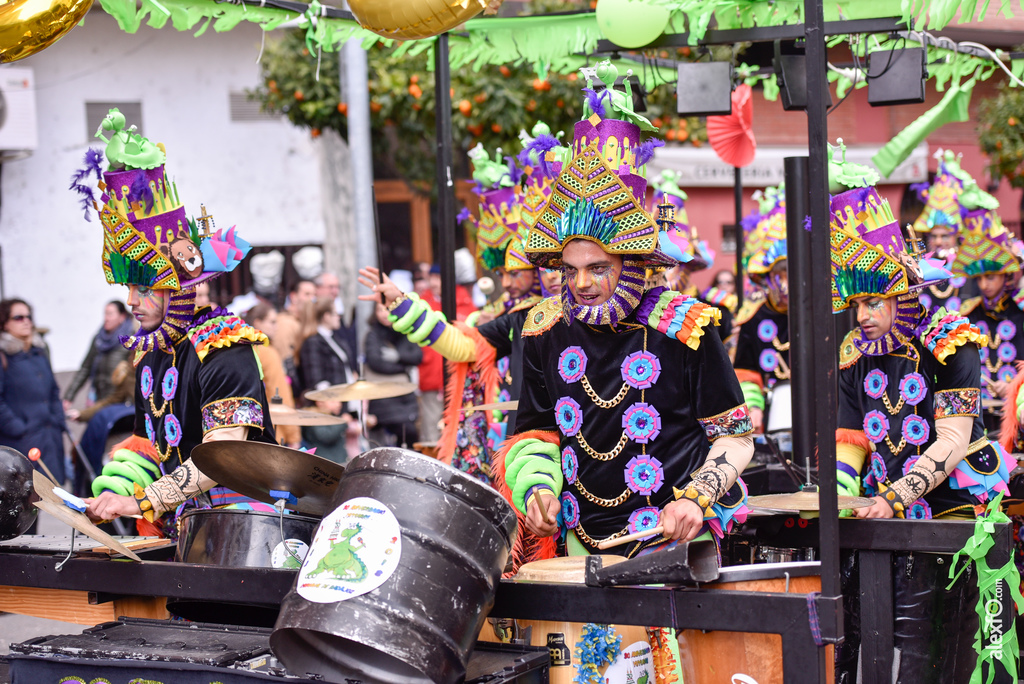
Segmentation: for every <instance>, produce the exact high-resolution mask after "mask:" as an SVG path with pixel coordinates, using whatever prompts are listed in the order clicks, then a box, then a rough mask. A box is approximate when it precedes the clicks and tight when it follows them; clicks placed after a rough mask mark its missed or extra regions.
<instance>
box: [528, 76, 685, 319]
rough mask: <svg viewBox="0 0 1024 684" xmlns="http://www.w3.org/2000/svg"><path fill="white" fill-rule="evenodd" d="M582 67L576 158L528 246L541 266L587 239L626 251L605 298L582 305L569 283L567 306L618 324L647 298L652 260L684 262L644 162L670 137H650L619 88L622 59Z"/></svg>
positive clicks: (573, 313)
mask: <svg viewBox="0 0 1024 684" xmlns="http://www.w3.org/2000/svg"><path fill="white" fill-rule="evenodd" d="M582 73H583V75H584V77H585V78H586V82H587V87H586V88H585V89H584V93H585V95H586V99H585V102H584V106H583V116H584V118H583V120H582V121H579V122H577V123H576V124H575V126H574V128H573V143H572V158H571V159H570V160H569V161H568V162H566V163H565V164H563V166H562V170H561V173H560V174H559V175H558V179H557V180H556V181H555V182H554V184H553V187H552V190H551V197H550V198H549V199H548V202H547V204H545V205H544V207H543V208H542V209H541V212H540V216H539V217H538V218H537V221H536V223H535V224H534V225H533V226H532V227H531V228H530V230H529V233H528V234H527V241H526V252H527V254H528V255H529V257H530V260H531V261H532V262H533V263H535V264H537V265H538V266H547V267H553V266H559V265H560V264H561V256H562V249H563V248H564V247H565V245H566V244H567V243H569V242H570V241H572V240H578V239H582V240H589V241H591V242H594V243H596V244H598V245H599V246H600V247H601V249H603V250H604V251H605V252H607V253H609V254H617V255H619V256H621V257H622V260H623V267H622V271H621V273H620V275H619V280H618V284H617V286H616V290H615V292H614V294H613V295H612V297H611V298H610V299H609V300H608V301H606V302H605V303H603V304H601V305H599V306H594V307H589V306H584V305H581V304H579V303H578V302H576V301H575V300H574V298H573V296H572V293H571V290H570V288H568V287H563V288H562V301H563V307H564V308H565V310H566V311H567V312H569V314H570V317H571V318H575V319H576V320H581V321H584V322H586V323H592V324H611V325H615V324H617V323H618V321H619V320H621V319H623V318H624V317H626V316H628V315H629V314H631V313H632V312H633V311H634V310H635V309H636V307H637V305H638V304H639V302H640V297H641V296H642V295H643V293H644V288H645V284H646V267H647V266H674V265H676V264H677V263H679V262H678V261H677V260H676V259H673V258H672V257H671V256H669V255H668V254H666V253H665V252H663V251H661V250H660V249H659V230H658V226H657V225H656V224H655V222H654V218H653V217H652V216H651V215H650V214H649V213H648V212H647V210H646V209H645V207H644V199H645V192H646V190H647V180H646V178H645V177H644V175H643V169H644V166H646V164H647V163H648V162H649V161H650V160H651V158H652V157H653V155H654V149H655V148H656V147H658V146H660V145H661V144H662V143H661V141H660V140H657V139H652V140H648V141H646V142H642V141H641V131H642V130H646V131H654V130H656V129H655V128H654V127H653V126H652V125H651V124H650V122H649V121H647V119H645V118H644V117H642V116H640V115H639V114H636V113H635V112H634V111H633V103H632V96H631V94H630V93H629V87H630V86H629V82H628V80H627V81H626V92H625V93H623V92H621V91H617V90H615V89H614V84H615V82H616V79H617V77H618V70H617V69H616V68H615V66H614V65H612V64H611V63H610V62H608V61H604V62H600V63H599V64H598V65H597V66H596V67H595V68H587V69H583V70H582ZM595 78H596V79H597V80H598V81H599V82H600V84H601V86H598V87H599V88H600V90H596V89H595V84H594V79H595Z"/></svg>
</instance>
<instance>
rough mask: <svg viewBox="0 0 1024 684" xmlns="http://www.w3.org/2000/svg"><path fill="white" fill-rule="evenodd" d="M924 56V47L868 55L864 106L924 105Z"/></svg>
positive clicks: (879, 51)
mask: <svg viewBox="0 0 1024 684" xmlns="http://www.w3.org/2000/svg"><path fill="white" fill-rule="evenodd" d="M926 55H927V53H926V51H925V49H924V48H906V49H904V50H878V51H876V52H872V53H870V54H868V104H870V105H871V106H872V107H884V106H887V105H900V104H917V103H920V102H924V84H925V80H926V79H927V78H928V73H927V70H926V68H925V59H926Z"/></svg>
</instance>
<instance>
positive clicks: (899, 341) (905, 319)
mask: <svg viewBox="0 0 1024 684" xmlns="http://www.w3.org/2000/svg"><path fill="white" fill-rule="evenodd" d="M924 314H925V311H924V309H923V308H922V307H921V302H920V301H919V300H918V298H917V292H908V293H906V294H901V295H899V296H898V297H896V316H895V318H894V319H893V322H892V327H891V328H889V330H888V331H887V332H886V333H885V334H884V335H882V336H881V337H879V338H878V339H877V340H869V339H867V338H866V337H864V332H863V331H862V330H861V329H860V328H857V332H856V334H855V335H854V336H853V344H854V345H855V346H856V347H857V349H858V350H859V351H860V353H862V354H866V355H867V356H884V355H885V354H889V353H890V352H894V351H896V350H897V349H899V348H900V347H902V346H904V345H905V344H907V342H909V341H910V339H911V338H913V337H914V336H915V335H916V334H917V330H918V328H919V327H920V326H921V323H922V320H923V317H924Z"/></svg>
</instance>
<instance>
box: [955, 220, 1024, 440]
mask: <svg viewBox="0 0 1024 684" xmlns="http://www.w3.org/2000/svg"><path fill="white" fill-rule="evenodd" d="M1011 240H1012V236H1011V235H1010V234H1009V232H1008V231H1007V230H1006V228H1005V227H1004V226H1003V223H1002V221H1001V220H1000V219H999V215H998V214H997V213H996V212H995V211H993V210H990V209H974V210H971V211H968V212H967V213H966V214H965V215H964V240H963V244H962V245H961V246H960V251H959V252H957V255H956V260H955V261H954V262H953V266H952V269H951V270H952V272H953V275H955V276H961V277H969V278H971V279H972V280H974V281H976V282H977V284H978V289H979V290H980V292H981V296H980V297H974V298H972V299H968V300H967V301H965V302H964V303H963V305H962V306H961V307H960V313H961V314H963V315H964V316H967V318H969V319H970V321H971V323H973V324H974V325H976V326H977V327H978V328H979V329H980V330H981V332H982V333H983V334H984V335H985V336H986V337H987V339H988V342H987V344H985V345H983V346H982V349H981V370H980V372H981V398H982V402H983V404H986V405H988V406H987V407H986V409H985V412H984V420H985V426H986V427H987V428H988V429H989V430H992V432H993V434H996V433H997V432H998V431H999V429H1000V425H1001V416H1000V415H998V413H997V412H996V411H994V410H992V408H991V403H990V402H991V401H992V400H995V401H996V402H997V403H998V401H999V400H1003V399H1006V397H1007V396H1008V388H1009V385H1010V383H1011V382H1013V379H1014V377H1016V375H1017V361H1019V360H1021V359H1024V310H1022V309H1021V307H1022V306H1024V299H1021V301H1018V300H1017V299H1015V298H1014V294H1015V290H1014V287H1013V283H1012V280H1011V276H1013V275H1015V274H1017V273H1019V272H1020V263H1019V261H1018V259H1017V257H1016V255H1014V253H1013V252H1012V250H1011Z"/></svg>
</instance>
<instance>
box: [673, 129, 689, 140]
mask: <svg viewBox="0 0 1024 684" xmlns="http://www.w3.org/2000/svg"><path fill="white" fill-rule="evenodd" d="M689 137H690V133H689V131H687V130H686V129H685V128H680V129H679V133H677V134H676V140H678V141H679V142H686V140H687V139H688V138H689Z"/></svg>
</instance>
